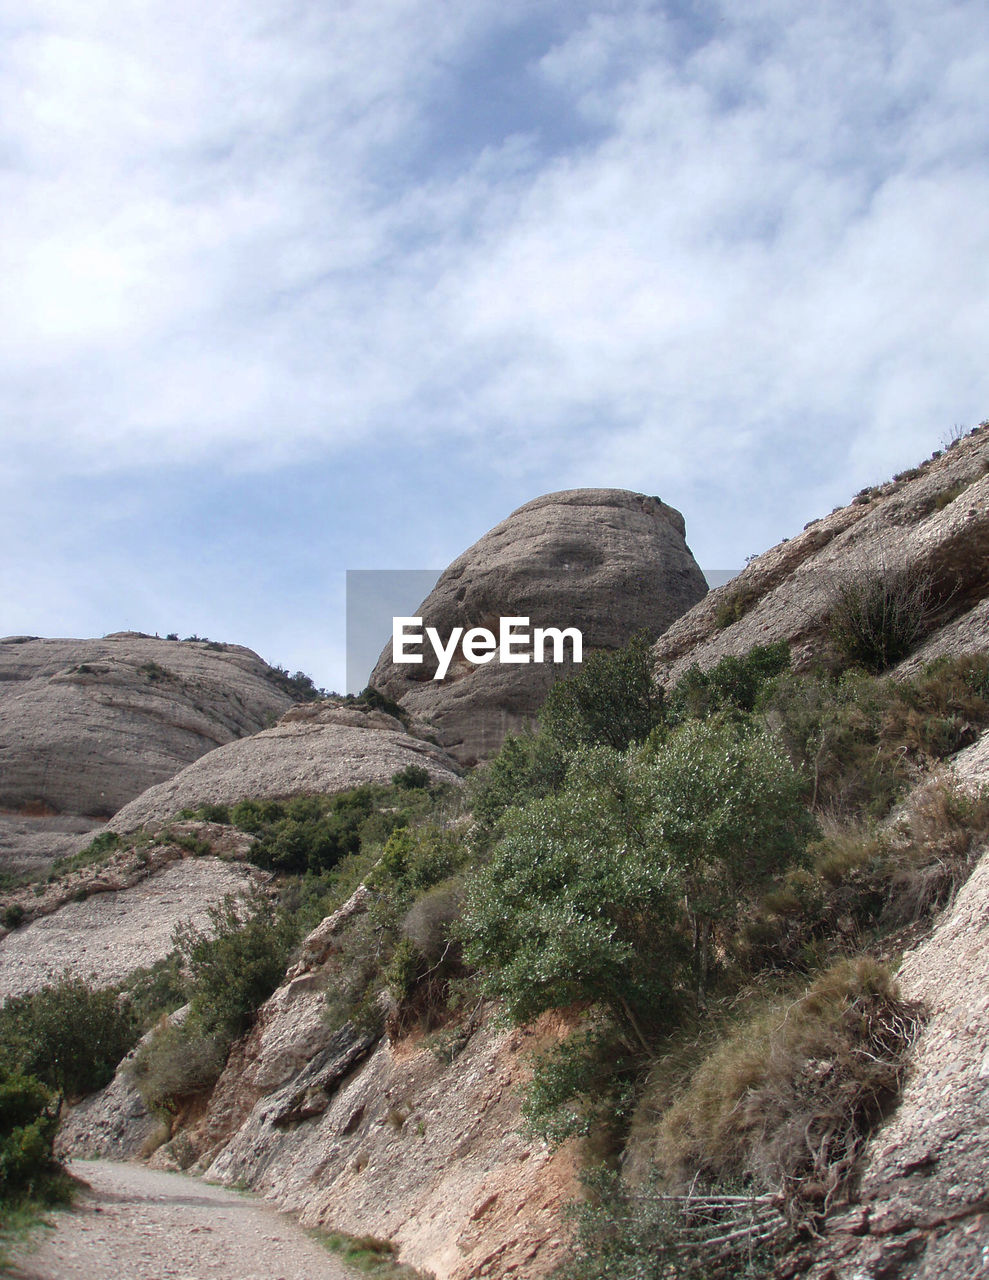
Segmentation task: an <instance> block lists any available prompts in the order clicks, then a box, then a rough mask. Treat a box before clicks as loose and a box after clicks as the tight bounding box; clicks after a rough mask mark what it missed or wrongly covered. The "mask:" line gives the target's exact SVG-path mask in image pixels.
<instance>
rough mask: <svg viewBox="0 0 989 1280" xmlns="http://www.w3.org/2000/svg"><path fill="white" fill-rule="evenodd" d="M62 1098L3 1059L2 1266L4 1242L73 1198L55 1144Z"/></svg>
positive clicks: (0, 1064)
mask: <svg viewBox="0 0 989 1280" xmlns="http://www.w3.org/2000/svg"><path fill="white" fill-rule="evenodd" d="M58 1109H59V1098H58V1095H57V1094H54V1093H52V1092H51V1090H49V1089H48V1088H46V1086H45V1085H43V1084H42V1083H41V1081H39V1080H38V1079H36V1078H35V1077H34V1076H31V1075H26V1074H24V1073H23V1072H21V1071H18V1070H17V1069H16V1068H12V1067H10V1066H9V1065H8V1064H7V1063H6V1062H3V1061H0V1266H2V1265H3V1263H4V1246H5V1245H6V1244H8V1243H9V1242H10V1240H11V1238H12V1237H13V1236H16V1235H20V1234H22V1233H23V1232H24V1231H25V1230H27V1228H29V1227H30V1226H32V1225H33V1224H34V1223H35V1222H36V1221H37V1219H38V1218H39V1217H40V1216H41V1214H42V1212H43V1210H44V1207H45V1206H46V1205H50V1204H56V1203H59V1202H64V1201H66V1200H68V1198H69V1188H70V1184H69V1180H68V1178H67V1177H66V1175H65V1174H64V1172H63V1171H62V1169H61V1168H60V1167H59V1165H58V1163H57V1162H56V1160H55V1157H54V1153H53V1150H52V1146H53V1143H54V1140H55V1130H56V1128H57V1127H58Z"/></svg>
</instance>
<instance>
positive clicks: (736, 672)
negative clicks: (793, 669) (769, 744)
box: [666, 640, 790, 724]
mask: <svg viewBox="0 0 989 1280" xmlns="http://www.w3.org/2000/svg"><path fill="white" fill-rule="evenodd" d="M789 666H790V647H789V645H788V644H787V643H786V641H785V640H778V641H776V642H774V643H773V644H767V645H755V646H753V648H751V649H750V650H749V651H748V653H746V654H745V656H744V657H741V658H739V657H735V656H734V655H733V654H728V655H727V656H726V657H724V658H722V659H721V660H720V661H719V662H718V663H716V665H715V666H713V667H712V668H711V669H710V670H709V671H702V670H701V669H700V667H699V666H698V665H697V664H696V663H695V664H694V665H693V666H692V667H690V668H689V670H687V671H686V672H684V674H683V675H682V676H681V677H680V679H679V680H678V681H677V683H676V685H675V686H674V688H673V690H672V691H671V693H670V695H669V697H668V698H667V702H666V719H667V721H668V722H669V723H670V724H680V723H682V722H683V721H684V720H688V719H706V718H707V717H708V716H711V715H714V714H716V713H718V712H729V713H731V714H737V713H740V712H749V711H752V710H753V709H754V707H755V705H756V703H757V701H758V698H759V694H760V692H761V691H762V689H763V687H764V686H765V685H766V683H767V681H769V680H771V679H772V678H773V677H774V676H778V675H780V674H781V673H782V672H784V671H786V670H787V669H788V668H789Z"/></svg>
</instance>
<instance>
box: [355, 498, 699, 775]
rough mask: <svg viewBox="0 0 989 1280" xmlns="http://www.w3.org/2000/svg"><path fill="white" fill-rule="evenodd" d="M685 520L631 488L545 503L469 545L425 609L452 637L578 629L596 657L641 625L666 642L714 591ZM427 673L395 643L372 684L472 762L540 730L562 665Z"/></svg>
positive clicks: (463, 667)
mask: <svg viewBox="0 0 989 1280" xmlns="http://www.w3.org/2000/svg"><path fill="white" fill-rule="evenodd" d="M684 535H685V529H684V523H683V517H682V516H681V515H680V513H679V511H675V510H674V509H673V508H672V507H669V506H667V505H666V504H665V503H664V502H661V501H660V500H659V499H658V498H649V497H646V496H645V495H644V494H641V493H629V492H627V491H626V490H623V489H570V490H565V491H564V492H561V493H550V494H546V495H545V496H544V497H542V498H536V499H535V501H533V502H528V503H526V504H525V506H523V507H519V509H518V510H517V511H514V512H512V514H511V515H510V516H509V517H508V518H507V519H506V520H503V521H502V522H501V523H500V524H498V525H496V526H495V527H494V528H493V529H492V530H491V531H490V532H489V533H486V534H485V535H484V537H483V538H481V539H480V540H479V541H478V542H476V543H475V544H474V545H473V546H472V547H469V548H468V549H467V550H466V551H465V552H464V553H463V554H462V555H460V556H458V557H457V559H456V560H454V562H453V563H452V564H451V565H450V567H449V568H448V569H447V570H446V572H445V573H444V574H443V575H442V577H441V578H440V580H439V582H438V583H437V584H436V587H435V588H434V590H433V591H432V592H431V593H430V595H429V597H428V598H427V599H426V600H425V601H424V602H423V604H422V605H421V606H420V608H419V610H418V615H419V616H421V617H422V618H423V625H424V626H431V627H435V628H436V629H437V630H438V631H439V633H440V635H441V636H442V637H443V639H444V640H445V639H446V638H447V637H448V636H449V635H450V633H451V632H452V630H453V628H454V627H458V626H460V627H464V628H470V627H487V628H488V629H490V630H493V631H495V632H497V628H498V619H499V618H500V617H527V618H529V619H530V623H531V625H532V626H544V627H546V626H554V627H561V628H562V627H577V628H578V629H579V630H580V631H581V632H582V633H583V637H584V646H585V650H586V649H592V648H617V647H618V646H620V645H622V644H624V643H625V642H626V641H627V640H628V639H629V637H630V636H631V635H632V634H633V633H634V632H636V631H638V630H639V629H640V628H645V629H646V630H647V631H648V632H649V634H650V635H654V636H655V635H659V634H660V632H662V631H664V630H665V629H666V628H667V627H668V626H669V625H670V623H671V622H673V620H674V619H675V618H678V617H679V616H680V615H681V614H682V613H683V612H684V611H685V610H686V609H688V608H690V606H691V605H692V604H694V603H695V602H696V601H698V600H700V599H701V598H702V597H703V596H704V594H705V593H706V591H707V584H706V582H705V581H704V576H703V574H702V573H701V571H700V570H699V569H698V567H697V564H696V563H695V561H694V558H693V556H692V555H691V554H690V550H689V548H688V547H687V544H686V542H685V541H684ZM424 658H425V660H424V661H423V663H422V664H421V665H396V664H395V663H394V662H392V652H391V644H390V643H389V644H388V645H387V646H386V648H385V650H384V651H383V653H382V655H381V657H380V659H379V660H378V664H377V666H376V667H375V669H374V671H373V672H372V675H371V681H370V682H371V684H372V685H374V686H375V687H376V688H378V689H381V690H382V691H383V692H384V693H386V694H387V695H388V697H389V698H392V699H394V700H395V701H397V702H399V703H400V704H401V706H402V707H403V708H404V709H405V710H407V711H408V712H409V713H410V715H412V716H413V717H414V718H417V719H423V720H427V721H429V722H430V723H431V724H432V725H434V726H435V728H436V732H437V734H438V736H439V739H440V741H441V742H442V743H443V745H444V747H446V749H447V750H448V751H449V752H450V753H451V754H452V755H453V756H455V757H456V759H457V760H459V761H460V762H461V763H462V764H473V763H475V762H476V761H477V760H478V759H482V758H485V757H487V756H489V755H491V754H492V753H493V752H495V751H497V749H498V747H499V746H500V745H501V743H502V741H503V739H504V737H505V735H506V733H509V732H515V731H518V730H519V729H520V728H522V727H523V726H524V725H525V724H527V723H529V722H530V721H531V720H532V718H533V717H534V715H535V713H536V711H537V710H538V709H539V707H540V705H541V704H542V701H543V699H544V698H545V696H546V692H547V690H548V689H549V687H550V685H551V684H552V682H553V680H554V679H555V678H556V676H557V675H558V674H559V668H558V667H555V666H554V664H552V663H550V662H546V663H543V664H535V663H530V664H528V665H507V664H503V663H500V662H497V661H495V662H490V663H487V664H484V665H478V666H473V665H471V664H469V663H468V662H467V661H466V660H465V659H464V658H463V657H462V656H460V657H459V658H457V659H455V660H454V663H453V665H451V667H450V670H449V672H448V673H447V675H446V676H445V677H444V678H443V680H442V681H437V680H434V679H433V675H434V673H435V671H436V669H437V664H436V661H435V657H434V656H433V654H432V651H431V649H430V648H429V646H428V645H427V646H426V647H425V650H424Z"/></svg>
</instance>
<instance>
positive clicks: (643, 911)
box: [459, 747, 684, 1045]
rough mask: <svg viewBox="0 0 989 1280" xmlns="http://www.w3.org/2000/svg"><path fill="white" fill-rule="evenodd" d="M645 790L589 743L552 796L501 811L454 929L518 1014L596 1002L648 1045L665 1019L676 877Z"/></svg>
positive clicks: (620, 763) (677, 968)
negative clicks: (495, 838)
mask: <svg viewBox="0 0 989 1280" xmlns="http://www.w3.org/2000/svg"><path fill="white" fill-rule="evenodd" d="M649 786H650V777H649V771H648V770H647V769H644V768H643V767H636V765H635V762H634V761H632V760H630V759H628V758H627V757H624V756H622V755H620V754H619V753H617V752H615V751H613V750H610V749H609V748H605V747H597V748H594V749H590V750H588V749H585V751H583V752H581V753H578V755H577V756H576V757H575V763H574V767H573V768H572V769H571V772H570V774H568V777H567V782H566V785H565V786H564V787H563V789H562V790H561V791H560V792H559V793H558V794H557V795H554V796H547V797H545V798H543V799H541V800H535V801H532V802H531V803H530V804H528V805H526V806H525V807H524V808H523V809H518V810H511V811H509V812H508V813H507V814H506V815H505V818H504V835H503V837H502V839H501V840H500V842H499V843H498V844H497V846H496V847H495V849H494V852H493V855H492V857H491V861H490V862H489V863H488V864H487V865H486V866H484V867H482V868H480V869H479V870H478V871H476V872H475V873H474V875H473V876H472V877H470V879H469V880H468V882H467V901H466V908H465V913H464V917H463V920H462V922H461V926H460V929H459V934H460V937H461V940H462V942H463V946H464V953H465V957H466V959H467V961H468V963H469V964H471V965H474V966H476V967H478V968H480V969H481V970H482V972H483V978H482V989H483V990H484V991H485V992H486V994H488V995H490V996H493V997H497V998H500V999H502V1000H503V1001H504V1003H505V1008H506V1011H507V1013H508V1015H509V1016H510V1017H511V1018H512V1019H513V1020H514V1021H516V1022H525V1021H528V1020H529V1019H531V1018H533V1017H535V1016H536V1015H538V1014H540V1013H542V1012H543V1011H544V1010H547V1009H553V1008H563V1007H566V1006H568V1005H571V1004H573V1003H574V1002H576V1001H584V1002H588V1001H589V1002H594V1003H597V1004H600V1005H601V1006H603V1007H604V1008H605V1009H607V1010H608V1012H609V1013H610V1014H611V1015H612V1016H613V1017H614V1018H615V1019H616V1020H617V1021H618V1023H619V1024H620V1025H622V1026H623V1027H624V1028H625V1029H626V1031H627V1033H628V1034H629V1035H630V1036H631V1037H632V1038H633V1040H634V1041H635V1042H636V1043H640V1044H643V1045H644V1044H645V1041H646V1036H647V1034H648V1033H649V1031H651V1030H653V1029H655V1028H656V1027H657V1026H662V1025H664V1024H665V1023H666V1021H667V1019H668V1018H669V1016H670V1013H671V1009H672V1006H673V1005H674V1004H675V1002H676V990H677V977H678V975H679V974H681V973H682V971H683V959H684V957H683V945H682V939H680V937H679V935H678V934H677V932H676V929H675V924H676V917H677V909H678V903H679V900H680V893H681V882H680V881H679V879H678V878H677V875H676V873H675V871H674V870H673V868H672V866H671V861H670V858H669V857H668V856H667V854H666V852H665V850H664V849H663V848H662V846H661V845H660V843H659V842H658V840H656V838H655V826H654V811H653V808H652V805H651V801H650V790H649Z"/></svg>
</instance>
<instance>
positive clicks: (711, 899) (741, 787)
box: [650, 717, 813, 995]
mask: <svg viewBox="0 0 989 1280" xmlns="http://www.w3.org/2000/svg"><path fill="white" fill-rule="evenodd" d="M651 771H652V779H653V782H652V789H651V793H650V800H651V803H652V804H653V805H654V806H655V809H656V838H657V839H658V841H659V842H660V844H661V845H662V847H663V849H664V850H665V851H666V853H667V855H668V856H669V857H670V859H671V860H672V863H673V865H674V866H675V867H676V871H677V875H678V876H679V877H680V879H681V880H682V883H683V886H684V892H685V901H686V904H687V910H688V913H689V916H690V921H691V927H692V934H693V951H694V960H695V973H696V983H697V991H698V994H699V995H702V994H703V991H704V988H705V986H706V983H707V977H708V970H709V967H710V955H711V939H712V934H713V931H714V929H715V927H716V926H717V925H718V924H719V923H722V924H730V923H731V922H733V921H734V920H735V919H736V918H737V916H738V914H739V912H740V910H741V908H742V906H743V904H744V903H745V902H746V900H748V899H749V898H750V897H751V896H752V894H753V893H755V892H758V890H759V889H760V888H761V887H763V886H764V885H765V884H766V882H767V881H768V880H770V879H771V878H772V877H773V876H775V875H777V874H778V873H779V872H781V871H782V870H783V869H784V868H786V867H787V866H788V865H790V864H791V863H792V862H794V861H795V860H796V859H797V858H799V857H800V855H801V854H802V852H803V850H804V848H805V847H806V844H807V840H808V839H809V837H810V835H811V834H812V832H813V824H812V821H811V819H810V817H809V815H808V813H807V811H806V809H805V807H804V804H803V799H802V796H803V791H804V781H803V779H802V777H801V775H800V774H799V773H798V772H797V771H796V769H794V767H793V765H792V764H791V763H790V760H789V758H788V757H787V755H786V753H785V752H784V751H783V749H782V747H781V746H780V745H779V744H778V743H777V742H776V740H775V739H774V738H773V737H772V736H771V735H770V734H768V733H766V732H765V731H764V730H762V729H757V728H753V727H751V726H747V725H738V724H735V723H732V722H730V721H726V720H723V719H719V718H716V717H715V718H712V719H710V720H703V721H697V720H690V721H687V722H685V723H684V724H683V725H681V726H680V728H679V729H677V730H676V731H675V732H674V733H672V734H670V735H669V736H668V738H667V739H666V740H665V741H663V742H662V743H660V744H659V746H658V747H657V748H656V750H655V756H654V758H653V761H652V770H651Z"/></svg>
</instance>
